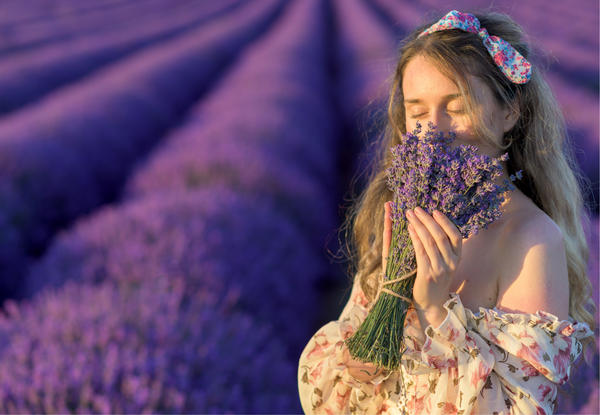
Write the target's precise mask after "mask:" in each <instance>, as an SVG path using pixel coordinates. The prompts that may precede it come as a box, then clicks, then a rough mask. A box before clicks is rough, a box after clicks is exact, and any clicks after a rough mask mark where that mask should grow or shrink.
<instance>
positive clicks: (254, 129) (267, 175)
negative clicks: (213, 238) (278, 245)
mask: <svg viewBox="0 0 600 415" xmlns="http://www.w3.org/2000/svg"><path fill="white" fill-rule="evenodd" d="M305 3H306V4H305V5H304V6H300V5H298V6H296V5H294V7H295V8H296V12H295V13H292V12H291V11H290V12H289V13H286V14H285V15H284V16H283V17H282V18H281V21H280V22H278V25H277V26H276V27H274V28H273V30H272V31H271V32H270V33H269V34H268V35H267V36H265V37H264V38H262V39H260V40H258V41H257V42H255V43H254V44H253V45H251V46H250V47H249V48H248V49H247V50H246V51H245V52H244V54H243V55H242V56H241V57H240V58H239V60H238V62H237V64H236V65H235V66H234V67H233V68H232V69H231V71H230V72H229V73H227V74H226V75H225V76H224V77H223V78H222V79H221V80H220V82H219V83H218V85H216V86H215V88H214V89H212V90H211V91H210V93H209V94H208V95H207V96H206V97H205V98H204V99H203V100H201V101H200V102H198V105H197V106H195V107H193V108H192V110H191V111H190V113H189V117H188V119H187V120H186V122H185V123H184V124H183V125H182V126H181V127H180V128H178V129H177V130H175V131H173V133H172V134H171V135H170V136H169V137H168V139H166V140H164V141H163V142H162V143H161V145H160V146H159V147H157V148H156V149H155V151H153V153H152V154H151V156H150V157H149V158H148V159H147V160H146V162H145V163H144V164H142V165H140V166H139V168H138V169H137V170H136V171H135V172H134V173H133V174H132V176H131V178H130V179H129V180H128V182H127V184H126V185H125V190H124V197H125V198H138V197H143V196H144V195H148V194H153V193H156V192H164V191H171V190H175V189H177V190H193V189H196V188H200V187H204V186H207V185H211V184H219V185H222V186H226V187H228V188H231V189H234V190H235V191H236V192H239V193H242V194H245V195H247V196H248V197H252V198H256V199H260V200H270V201H272V202H273V205H274V206H275V209H277V210H279V211H281V212H282V213H283V214H285V215H286V216H288V217H290V218H292V219H293V220H294V221H295V222H296V223H298V224H299V225H300V226H301V228H302V229H303V230H304V232H305V233H306V234H307V236H308V237H309V238H310V239H311V241H312V242H313V243H314V246H316V247H318V249H319V250H320V252H322V247H323V245H324V243H323V241H324V240H325V238H326V237H327V235H328V234H330V233H331V232H332V231H333V230H334V229H335V227H336V220H335V204H336V199H335V196H336V192H338V191H339V186H338V174H337V160H338V152H339V151H338V148H339V146H340V143H339V132H338V131H337V128H336V126H335V123H334V121H335V114H334V113H333V110H332V102H331V99H332V97H331V88H330V86H329V79H328V77H327V73H326V67H327V64H328V62H327V53H326V48H325V47H324V45H322V46H316V45H319V42H320V40H319V39H321V38H322V36H325V30H326V29H325V27H324V24H323V22H322V21H319V20H315V19H314V18H311V17H309V16H311V15H312V16H315V15H321V16H322V15H324V13H325V11H324V7H325V5H323V4H321V3H320V2H315V1H308V2H305ZM288 7H290V10H293V8H292V5H290V6H288Z"/></svg>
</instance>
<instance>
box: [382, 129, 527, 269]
mask: <svg viewBox="0 0 600 415" xmlns="http://www.w3.org/2000/svg"><path fill="white" fill-rule="evenodd" d="M455 137H456V135H455V134H454V133H453V132H450V133H449V134H448V135H447V136H446V135H444V133H443V132H437V133H436V132H435V126H434V125H433V124H432V123H431V122H429V124H428V129H427V131H425V132H424V133H423V134H421V125H420V124H419V123H417V128H416V129H415V130H414V131H413V132H412V133H410V132H408V133H407V134H404V135H403V136H402V143H401V144H398V145H397V146H395V147H392V148H391V149H390V150H391V152H392V162H391V165H390V167H389V168H388V170H387V176H388V187H389V189H390V190H391V191H392V192H393V199H392V204H391V208H392V214H391V217H392V229H393V231H394V232H395V235H398V237H399V238H400V241H399V242H398V244H396V245H395V248H394V251H393V252H392V253H390V258H394V259H396V260H397V261H403V260H404V258H407V256H406V255H405V254H403V252H404V251H405V250H407V249H409V250H411V252H412V249H413V248H412V243H411V242H410V237H409V235H408V232H406V227H407V224H406V217H405V214H406V211H407V210H409V209H414V208H416V207H421V208H422V209H424V210H425V211H427V212H428V213H430V214H433V211H434V210H438V211H440V212H442V213H444V214H445V215H446V216H448V217H449V218H450V220H452V222H453V223H454V224H455V225H456V227H457V228H458V230H459V232H460V233H461V235H462V236H463V238H467V237H468V236H469V235H476V234H477V233H478V230H479V229H481V228H484V229H486V228H487V227H488V225H489V224H491V223H493V222H495V221H497V220H498V219H500V215H501V213H500V209H499V208H500V204H501V203H502V202H503V201H504V196H503V194H504V193H506V192H508V191H512V190H514V188H515V187H514V185H513V184H512V182H513V181H515V180H517V179H520V178H521V173H520V172H517V173H516V174H515V175H511V176H510V179H509V180H507V179H504V180H503V184H502V185H499V184H497V183H496V182H497V181H498V179H499V177H500V176H501V175H502V174H503V173H502V166H501V165H500V162H501V161H506V160H507V159H508V154H504V155H503V156H501V157H500V158H498V159H492V158H490V157H489V156H487V155H486V154H478V150H477V147H474V146H469V145H464V144H463V145H460V146H455V147H452V146H451V145H450V143H452V141H453V140H454V139H455ZM408 258H412V255H410V256H409V257H408ZM413 267H414V264H413V263H412V261H407V262H406V263H403V264H401V265H400V268H399V269H400V271H399V272H400V274H399V275H398V276H400V275H401V274H405V273H407V272H410V271H412V268H413ZM394 278H396V276H394Z"/></svg>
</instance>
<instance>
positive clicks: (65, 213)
mask: <svg viewBox="0 0 600 415" xmlns="http://www.w3.org/2000/svg"><path fill="white" fill-rule="evenodd" d="M493 4H494V9H495V10H498V11H502V12H506V13H508V14H510V15H511V16H512V17H513V18H514V19H515V20H517V21H518V22H519V23H521V24H522V25H523V26H524V28H525V30H526V31H527V32H528V33H529V34H530V35H531V36H532V38H533V40H534V43H535V44H536V45H538V46H539V48H542V49H543V50H544V51H545V52H546V53H548V54H549V56H550V57H548V58H544V59H540V60H539V62H537V63H538V64H540V65H545V66H546V67H547V77H548V80H549V82H550V83H551V85H552V86H553V87H554V89H555V91H556V95H557V97H558V99H559V101H560V103H561V105H562V106H563V109H564V112H565V114H566V116H567V120H568V123H569V124H568V125H569V132H570V136H571V139H572V141H573V143H572V144H573V147H574V149H575V152H576V155H577V159H578V161H579V163H580V167H581V170H582V171H583V173H584V174H585V176H586V177H587V178H588V179H589V182H590V183H589V184H588V185H587V188H589V189H590V190H589V195H588V200H589V202H590V212H591V214H592V217H593V220H592V224H593V226H592V228H591V229H589V238H590V245H591V252H592V259H591V261H590V264H589V277H590V280H591V281H592V284H593V286H594V290H595V291H594V300H595V302H596V304H599V303H600V302H599V301H598V288H599V287H598V285H599V284H598V279H599V271H598V264H599V259H598V250H599V246H598V224H599V221H598V207H597V206H596V204H595V203H596V202H595V201H597V200H599V199H598V183H599V177H598V171H599V136H600V127H599V111H600V106H599V82H598V79H599V48H600V46H599V32H598V27H599V21H598V14H599V5H598V2H597V1H595V0H594V1H592V0H577V1H572V2H563V1H559V0H552V1H547V0H523V1H520V2H515V1H508V0H495V1H494V2H493ZM489 5H490V2H489V1H488V2H484V1H477V0H465V1H458V2H453V3H450V2H447V1H443V0H419V1H418V2H412V1H409V0H223V1H218V2H215V1H212V0H176V1H173V0H147V1H141V0H94V1H88V2H79V1H76V0H50V1H49V0H5V1H3V2H0V300H1V301H3V303H2V313H1V314H0V412H1V413H124V412H126V413H142V412H144V413H149V412H153V413H300V412H301V407H300V402H299V399H298V397H297V395H298V394H297V385H296V367H297V362H298V358H299V355H300V353H301V351H302V349H303V348H304V346H305V344H306V343H307V342H308V339H309V338H310V336H311V335H312V334H313V333H314V332H315V331H316V330H317V328H318V327H320V326H322V325H323V324H324V323H326V322H328V321H330V320H334V319H336V318H337V316H338V315H339V313H340V311H341V309H342V307H343V305H344V302H345V301H346V300H347V298H348V296H347V292H346V289H347V288H348V286H349V284H348V278H347V276H346V275H345V266H346V264H345V263H344V262H343V261H341V260H339V258H338V257H337V256H336V253H337V251H338V248H339V238H338V232H337V230H338V229H339V227H340V225H341V223H342V220H343V214H344V213H345V208H344V207H347V199H348V193H347V192H348V191H349V189H350V183H351V180H352V178H353V177H354V174H355V173H356V172H357V171H358V170H359V169H362V168H364V167H365V166H366V165H367V164H368V163H369V159H370V153H369V142H370V140H371V141H372V140H374V139H375V138H376V137H377V135H378V132H379V131H380V127H381V125H382V120H383V117H384V106H385V99H386V92H387V90H386V88H387V81H388V78H389V76H390V74H391V71H392V68H393V66H394V59H395V57H396V49H397V46H398V43H399V41H400V39H401V37H402V35H403V34H405V33H406V32H407V31H408V30H410V29H411V28H412V27H414V26H416V25H417V24H419V23H420V22H421V19H423V18H424V16H426V14H427V13H428V12H430V11H431V10H440V11H443V12H446V11H449V10H451V9H460V10H462V11H469V10H473V8H478V7H479V8H483V7H488V6H489ZM573 22H576V24H574V23H573ZM534 62H535V61H534ZM356 183H357V186H356V189H360V187H361V185H362V181H361V178H358V179H357V181H356ZM596 318H597V320H598V314H596ZM591 359H592V366H589V365H586V364H585V363H583V364H581V365H580V366H579V370H577V371H575V372H574V374H573V376H572V379H573V381H572V386H571V388H570V389H567V390H566V392H567V393H566V394H565V395H564V396H559V410H558V413H569V414H598V413H600V407H599V399H600V397H599V384H598V364H599V351H598V350H595V351H594V352H593V355H592V357H591Z"/></svg>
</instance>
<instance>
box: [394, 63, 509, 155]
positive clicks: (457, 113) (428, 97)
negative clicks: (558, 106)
mask: <svg viewBox="0 0 600 415" xmlns="http://www.w3.org/2000/svg"><path fill="white" fill-rule="evenodd" d="M471 84H472V86H473V90H474V92H475V94H476V98H477V102H479V103H480V104H479V105H480V106H481V107H480V110H481V115H482V116H483V119H484V120H485V122H486V125H487V127H488V128H489V129H490V130H491V131H492V132H493V133H494V136H495V138H496V140H497V143H498V144H499V145H500V144H502V138H503V136H504V133H505V132H508V131H509V130H510V129H511V128H512V127H513V126H514V124H515V122H516V120H517V116H516V114H514V112H513V111H511V110H510V108H508V107H507V108H506V109H504V108H501V107H500V106H499V105H498V103H497V102H496V100H495V98H494V97H493V95H492V91H491V90H490V88H489V87H488V86H487V85H485V84H484V83H483V82H482V81H480V80H479V79H478V78H475V77H473V78H471ZM402 90H403V93H404V108H405V111H406V130H407V131H408V132H411V131H413V130H414V129H415V127H416V124H417V122H419V123H420V124H421V125H422V126H423V129H426V128H427V127H426V126H427V123H428V122H429V121H431V122H433V124H434V125H436V126H437V128H436V131H443V132H444V133H448V132H449V131H450V130H454V131H455V132H456V139H455V140H454V142H453V143H452V144H451V145H452V146H453V147H454V146H458V145H460V144H470V145H474V146H476V147H478V148H479V153H482V154H487V155H488V156H490V157H499V156H500V155H502V154H504V152H505V151H503V150H500V149H497V148H494V147H492V146H490V145H489V144H487V142H485V141H484V140H477V139H476V138H475V137H474V135H473V132H472V131H473V129H472V128H471V123H470V120H469V116H468V114H467V113H466V106H465V103H464V102H463V99H462V95H461V93H460V91H459V89H458V88H457V86H456V85H454V83H452V81H450V79H448V78H447V77H446V76H445V75H443V74H442V73H441V72H440V71H439V70H438V69H436V68H435V66H433V65H432V64H431V63H429V62H428V60H427V59H425V58H424V57H422V56H415V57H414V58H413V59H411V60H410V62H408V64H407V65H406V68H405V71H404V77H403V79H402Z"/></svg>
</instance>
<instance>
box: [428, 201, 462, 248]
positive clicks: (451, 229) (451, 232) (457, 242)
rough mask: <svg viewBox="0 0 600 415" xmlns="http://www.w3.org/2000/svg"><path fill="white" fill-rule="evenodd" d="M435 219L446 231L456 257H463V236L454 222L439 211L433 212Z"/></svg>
mask: <svg viewBox="0 0 600 415" xmlns="http://www.w3.org/2000/svg"><path fill="white" fill-rule="evenodd" d="M433 219H435V221H436V222H437V223H438V224H439V225H440V226H441V227H442V229H444V231H445V232H446V235H448V240H449V241H450V245H451V246H452V251H453V252H454V255H456V256H457V257H459V258H460V257H461V255H462V240H463V238H462V235H461V234H460V232H459V231H458V228H457V227H456V225H454V223H452V221H451V220H450V219H449V218H448V216H446V215H444V214H443V213H442V212H440V211H439V210H436V211H434V212H433Z"/></svg>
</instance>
